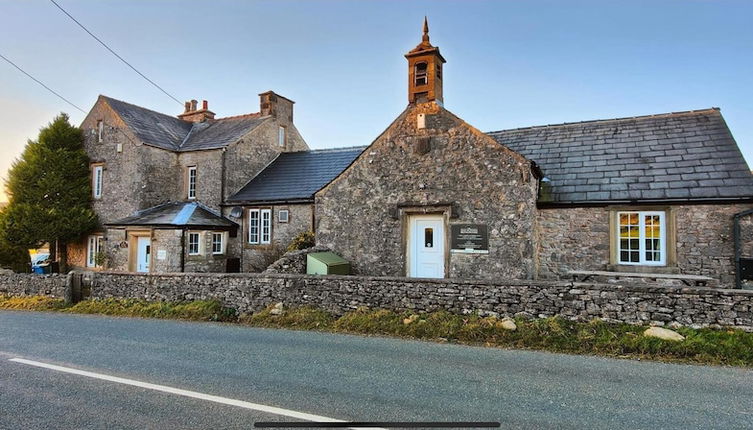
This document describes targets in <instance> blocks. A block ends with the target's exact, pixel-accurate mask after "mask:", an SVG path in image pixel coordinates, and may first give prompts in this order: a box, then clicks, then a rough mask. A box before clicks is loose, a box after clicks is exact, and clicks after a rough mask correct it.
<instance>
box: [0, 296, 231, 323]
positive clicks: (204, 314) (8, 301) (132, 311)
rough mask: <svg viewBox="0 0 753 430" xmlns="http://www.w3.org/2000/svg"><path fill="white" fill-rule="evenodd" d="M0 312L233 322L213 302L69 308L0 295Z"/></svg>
mask: <svg viewBox="0 0 753 430" xmlns="http://www.w3.org/2000/svg"><path fill="white" fill-rule="evenodd" d="M0 309H14V310H31V311H58V312H67V313H77V314H99V315H114V316H125V317H141V318H168V319H184V320H192V321H236V320H237V316H236V314H235V310H234V309H230V308H226V307H223V306H222V304H221V303H220V302H218V301H215V300H196V301H191V302H182V303H170V302H148V301H146V300H138V299H103V300H85V301H82V302H79V303H76V304H75V305H73V306H70V305H66V304H65V302H64V301H63V300H60V299H53V298H49V297H42V296H32V297H5V296H0Z"/></svg>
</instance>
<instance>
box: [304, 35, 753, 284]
mask: <svg viewBox="0 0 753 430" xmlns="http://www.w3.org/2000/svg"><path fill="white" fill-rule="evenodd" d="M406 58H407V60H408V101H409V104H408V107H407V108H406V110H405V111H404V112H402V113H401V114H400V115H399V116H398V117H397V119H396V120H395V121H394V122H393V123H392V124H391V125H390V126H389V127H388V128H387V129H386V130H385V131H384V132H383V133H382V134H381V135H380V136H379V137H377V139H376V140H375V141H374V142H373V143H372V144H371V145H369V146H368V147H367V148H366V149H365V150H364V151H363V152H362V153H361V154H360V155H359V156H358V158H356V159H355V161H354V162H353V163H352V164H351V165H350V166H349V167H348V168H347V169H345V170H344V171H343V172H342V173H341V174H340V175H338V176H337V178H335V179H334V180H333V181H332V182H330V183H329V184H328V185H327V186H325V187H324V188H323V189H321V190H320V191H318V192H317V193H316V205H315V222H316V224H315V227H316V235H317V245H321V246H326V247H329V248H331V249H333V250H334V251H336V252H338V253H340V254H342V255H343V256H344V257H345V258H346V259H348V260H351V262H352V265H353V268H354V271H355V272H356V273H358V274H366V275H378V276H411V277H439V278H441V277H452V278H475V279H495V278H526V279H533V278H557V277H563V276H567V274H568V272H569V271H571V270H601V271H604V270H609V271H622V272H647V273H652V274H680V273H682V274H689V275H706V276H709V277H712V278H714V279H715V280H717V281H718V283H719V284H721V285H723V286H731V285H732V283H733V281H734V276H735V265H734V263H735V259H734V257H735V247H734V241H733V216H734V215H735V214H737V213H740V212H742V211H744V210H748V209H751V208H753V176H751V172H750V170H749V168H748V166H747V164H746V162H745V160H744V159H743V157H742V154H741V153H740V150H739V148H738V147H737V145H736V143H735V141H734V138H733V137H732V135H731V133H730V131H729V129H728V128H727V125H726V124H725V122H724V119H723V118H722V116H721V113H720V111H719V109H716V108H713V109H707V110H698V111H687V112H676V113H668V114H659V115H649V116H641V117H631V118H619V119H610V120H598V121H585V122H579V123H568V124H559V125H547V126H541V127H528V128H521V129H515V130H504V131H497V132H492V133H482V132H480V131H479V130H477V129H475V128H473V127H472V126H470V125H469V124H467V123H466V122H464V121H463V120H462V119H460V118H459V117H457V116H455V115H454V114H452V113H451V112H449V111H448V110H446V109H445V107H444V101H443V91H442V84H443V82H442V68H443V65H444V63H445V59H444V58H443V57H442V55H441V54H440V52H439V48H437V47H434V46H432V45H431V43H430V41H429V35H428V27H427V25H426V24H425V25H424V35H423V40H422V42H421V43H420V44H419V45H418V46H417V47H416V48H415V49H413V50H411V51H410V52H409V53H408V54H407V55H406ZM746 226H747V227H746ZM745 228H748V229H750V222H748V223H747V224H746V225H745V226H744V229H745ZM743 236H745V237H747V238H748V239H747V241H745V242H744V243H743V250H744V251H747V252H751V251H753V249H751V241H750V239H751V237H750V236H751V235H750V234H747V235H743Z"/></svg>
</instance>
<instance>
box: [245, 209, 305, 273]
mask: <svg viewBox="0 0 753 430" xmlns="http://www.w3.org/2000/svg"><path fill="white" fill-rule="evenodd" d="M313 206H314V205H312V204H290V205H272V206H253V208H265V209H266V208H271V209H272V242H273V244H272V246H270V245H252V244H250V243H248V210H249V209H251V208H252V206H245V207H244V208H243V222H242V226H241V228H240V229H238V238H237V244H235V246H236V247H237V248H241V249H242V253H243V254H242V271H243V272H260V271H263V270H265V269H266V267H267V266H266V264H265V263H266V260H267V259H268V255H271V254H272V253H274V252H278V253H279V252H280V251H282V252H284V251H285V249H286V248H287V247H288V245H289V244H290V242H291V241H292V240H293V239H294V238H295V237H296V236H297V235H298V234H299V233H303V232H307V231H313V229H314V227H313V216H314V213H313V211H314V207H313ZM283 209H284V210H287V211H288V217H289V218H288V222H285V223H282V222H280V217H279V214H280V210H283ZM234 255H238V254H234ZM275 260H276V259H275Z"/></svg>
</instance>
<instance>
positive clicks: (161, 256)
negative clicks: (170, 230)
mask: <svg viewBox="0 0 753 430" xmlns="http://www.w3.org/2000/svg"><path fill="white" fill-rule="evenodd" d="M165 259H167V251H166V250H164V249H158V250H157V260H165Z"/></svg>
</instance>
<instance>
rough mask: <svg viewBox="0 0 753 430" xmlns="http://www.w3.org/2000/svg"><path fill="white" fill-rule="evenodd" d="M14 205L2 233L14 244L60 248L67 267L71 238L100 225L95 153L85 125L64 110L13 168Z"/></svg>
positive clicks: (3, 221) (3, 222)
mask: <svg viewBox="0 0 753 430" xmlns="http://www.w3.org/2000/svg"><path fill="white" fill-rule="evenodd" d="M5 186H6V192H7V194H8V200H9V201H8V206H7V208H5V210H4V216H3V217H1V218H0V222H1V224H0V233H1V234H2V235H3V237H4V239H5V240H6V241H7V242H8V243H10V244H11V245H15V246H19V247H26V248H37V247H39V246H40V245H42V244H43V243H49V244H50V253H51V255H52V254H53V253H54V252H55V251H54V248H57V249H58V250H60V252H59V255H57V256H56V258H55V259H56V260H57V261H58V262H59V263H60V266H61V269H62V270H65V266H66V258H65V257H66V255H65V244H66V243H67V242H69V241H71V240H75V239H78V238H80V237H81V236H82V235H83V234H85V233H88V232H89V231H91V230H93V229H94V228H95V227H96V226H97V217H96V215H95V213H94V211H93V210H92V209H91V195H92V191H91V181H90V180H89V157H88V156H87V155H86V152H85V151H84V135H83V132H82V131H81V129H79V128H78V127H74V126H72V125H71V124H70V122H69V121H68V115H66V114H64V113H62V114H60V115H58V116H57V117H55V119H54V120H53V121H52V122H51V123H50V124H48V125H47V127H44V128H42V129H41V130H40V132H39V137H38V138H37V140H36V141H32V140H30V141H29V142H28V143H27V144H26V147H25V148H24V151H23V153H22V154H21V157H20V158H18V159H16V160H15V161H14V162H13V164H12V166H11V168H10V170H9V171H8V179H7V181H6V183H5Z"/></svg>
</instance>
